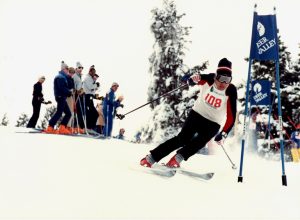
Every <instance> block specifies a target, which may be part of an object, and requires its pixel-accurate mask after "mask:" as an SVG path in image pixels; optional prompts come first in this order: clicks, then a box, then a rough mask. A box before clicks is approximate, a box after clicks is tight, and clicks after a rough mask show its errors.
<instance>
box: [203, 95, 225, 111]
mask: <svg viewBox="0 0 300 220" xmlns="http://www.w3.org/2000/svg"><path fill="white" fill-rule="evenodd" d="M205 101H206V102H207V103H208V104H210V105H211V106H213V107H215V108H218V107H220V106H221V103H222V99H218V98H216V97H215V96H213V95H211V94H209V93H207V95H206V97H205Z"/></svg>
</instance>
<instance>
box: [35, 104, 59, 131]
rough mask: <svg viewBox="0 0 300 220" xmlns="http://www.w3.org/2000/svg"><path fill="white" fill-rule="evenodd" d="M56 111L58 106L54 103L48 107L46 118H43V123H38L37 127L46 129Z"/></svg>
mask: <svg viewBox="0 0 300 220" xmlns="http://www.w3.org/2000/svg"><path fill="white" fill-rule="evenodd" d="M55 112H56V107H55V106H54V105H52V106H50V107H48V108H46V113H45V115H44V118H43V119H42V122H41V125H38V126H37V127H38V128H40V129H46V128H47V126H48V123H49V120H50V118H51V117H52V116H53V115H54V113H55Z"/></svg>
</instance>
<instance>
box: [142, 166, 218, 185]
mask: <svg viewBox="0 0 300 220" xmlns="http://www.w3.org/2000/svg"><path fill="white" fill-rule="evenodd" d="M141 169H142V171H143V172H146V173H150V174H154V175H157V176H160V177H165V178H170V177H173V176H175V174H176V173H177V174H181V175H185V176H188V177H192V178H194V179H199V180H204V181H207V180H210V179H211V178H213V176H214V173H213V172H207V173H197V172H193V171H189V170H186V169H183V168H170V167H167V166H166V165H165V164H154V165H153V166H152V167H151V168H148V167H141Z"/></svg>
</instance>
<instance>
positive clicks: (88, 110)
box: [83, 65, 100, 130]
mask: <svg viewBox="0 0 300 220" xmlns="http://www.w3.org/2000/svg"><path fill="white" fill-rule="evenodd" d="M98 77H99V75H97V74H96V69H95V66H94V65H92V66H91V67H90V70H89V73H88V74H87V76H86V77H85V79H84V80H83V91H84V93H85V96H84V97H85V100H84V105H85V114H86V127H87V129H88V130H95V129H96V122H97V118H98V116H99V115H98V112H97V110H96V108H95V105H94V101H93V99H94V98H96V91H97V90H98V89H99V87H100V84H99V82H96V80H97V79H98Z"/></svg>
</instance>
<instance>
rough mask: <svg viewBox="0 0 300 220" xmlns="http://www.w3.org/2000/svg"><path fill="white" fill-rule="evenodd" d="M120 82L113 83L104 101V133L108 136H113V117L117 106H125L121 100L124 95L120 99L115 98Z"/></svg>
mask: <svg viewBox="0 0 300 220" xmlns="http://www.w3.org/2000/svg"><path fill="white" fill-rule="evenodd" d="M118 88H119V84H118V83H116V82H114V83H113V84H112V85H111V88H110V90H109V92H108V93H107V94H106V96H105V98H104V102H103V115H104V120H105V126H104V135H105V136H107V137H110V136H111V131H112V128H113V119H114V116H115V114H116V108H118V107H119V106H120V107H123V105H122V104H121V101H122V100H123V97H122V98H120V99H119V100H115V99H116V96H115V92H116V91H117V90H118Z"/></svg>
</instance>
